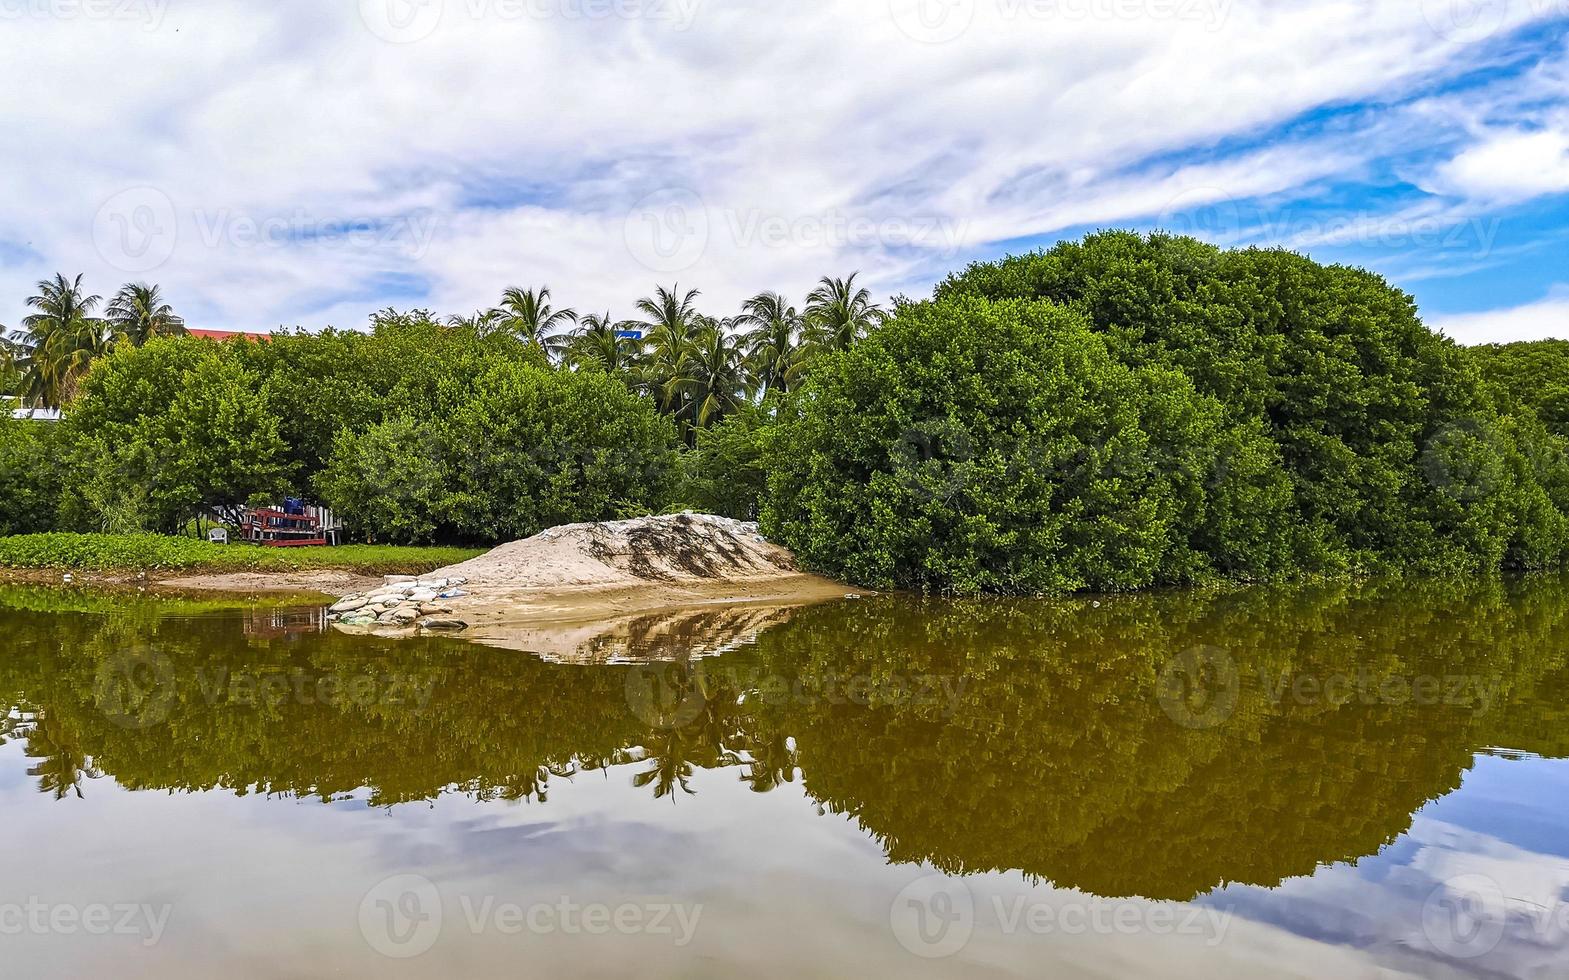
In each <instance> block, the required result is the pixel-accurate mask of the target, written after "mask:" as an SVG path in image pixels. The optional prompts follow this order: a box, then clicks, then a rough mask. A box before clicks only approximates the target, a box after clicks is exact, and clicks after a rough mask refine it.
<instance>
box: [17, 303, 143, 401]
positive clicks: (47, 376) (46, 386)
mask: <svg viewBox="0 0 1569 980" xmlns="http://www.w3.org/2000/svg"><path fill="white" fill-rule="evenodd" d="M101 301H102V298H101V297H99V296H83V295H82V277H81V276H77V277H76V279H75V280H74V281H72V280H67V279H66V278H65V276H62V275H58V274H57V275H56V276H55V277H54V279H53V280H48V279H45V280H43V281H42V282H40V283H39V284H38V294H37V295H36V296H29V297H28V298H27V305H28V306H30V307H32V308H33V309H34V310H37V312H36V313H33V314H32V315H30V316H27V317H25V318H23V320H22V327H23V329H25V330H26V331H27V335H26V339H25V341H24V343H25V344H26V345H27V347H28V348H29V352H28V354H27V355H26V358H25V363H24V364H23V373H24V376H25V380H24V382H23V391H22V397H23V400H24V401H26V402H27V404H28V405H31V406H35V407H38V406H41V407H44V408H59V407H60V406H61V405H63V404H65V403H66V402H67V401H69V400H70V398H71V396H72V395H74V394H75V393H76V386H77V384H78V383H79V382H80V381H81V378H82V375H84V374H86V373H87V368H88V366H89V365H91V364H92V362H93V359H94V358H96V357H101V356H103V355H104V354H107V353H108V352H109V351H110V350H112V349H113V348H114V345H115V343H116V342H117V341H118V340H120V339H121V338H120V336H119V335H118V334H117V333H115V332H114V331H113V330H112V329H111V328H110V326H109V325H108V324H107V323H105V322H104V321H103V320H100V319H97V318H96V317H94V316H93V310H94V309H95V308H96V307H97V306H98V304H99V303H100V302H101Z"/></svg>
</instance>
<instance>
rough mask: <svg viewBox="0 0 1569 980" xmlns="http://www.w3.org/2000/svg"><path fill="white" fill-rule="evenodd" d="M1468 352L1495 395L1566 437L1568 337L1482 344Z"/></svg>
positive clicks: (1568, 434)
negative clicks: (1532, 414)
mask: <svg viewBox="0 0 1569 980" xmlns="http://www.w3.org/2000/svg"><path fill="white" fill-rule="evenodd" d="M1469 353H1470V355H1471V357H1472V358H1473V359H1474V360H1475V361H1476V363H1477V366H1478V367H1479V368H1480V369H1481V371H1482V376H1483V377H1484V378H1486V379H1487V381H1488V382H1489V383H1490V384H1492V385H1493V393H1494V397H1495V398H1497V399H1498V400H1499V401H1500V402H1502V403H1503V404H1506V405H1510V406H1512V407H1516V408H1521V407H1523V408H1529V409H1530V410H1531V411H1533V412H1535V413H1536V416H1537V417H1538V418H1540V419H1541V420H1542V424H1544V425H1545V426H1547V429H1548V431H1549V432H1551V433H1552V434H1553V435H1555V436H1563V437H1569V340H1532V341H1522V342H1520V343H1514V344H1484V345H1482V346H1480V347H1472V348H1470V351H1469Z"/></svg>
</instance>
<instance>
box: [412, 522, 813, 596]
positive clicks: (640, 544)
mask: <svg viewBox="0 0 1569 980" xmlns="http://www.w3.org/2000/svg"><path fill="white" fill-rule="evenodd" d="M796 572H797V569H796V565H795V558H794V557H793V556H792V555H791V554H790V552H789V551H787V550H785V549H784V548H781V547H779V546H778V545H776V544H771V543H769V542H768V541H767V540H766V539H764V537H763V536H762V534H761V532H759V531H758V529H757V525H756V524H749V523H746V522H744V521H735V520H731V519H729V518H727V517H713V516H711V515H708V514H673V515H668V516H663V517H640V518H638V519H636V520H631V521H615V522H611V523H605V524H567V525H563V526H562V527H555V528H551V529H550V530H548V531H544V532H542V533H540V534H536V535H534V536H533V537H532V538H527V539H525V540H523V541H513V542H512V543H510V544H504V545H502V546H501V547H499V548H496V549H494V550H493V551H489V552H487V553H485V554H483V555H480V556H479V557H478V558H472V559H470V560H468V561H466V562H463V563H461V564H458V565H453V566H451V567H450V568H444V569H442V570H441V571H439V572H436V573H434V575H435V576H436V577H443V576H444V577H447V578H466V579H468V580H469V584H470V586H471V587H472V588H473V590H474V591H476V592H478V591H479V587H480V586H482V585H497V586H507V587H511V588H550V589H555V588H562V587H564V586H581V585H598V586H625V585H635V584H637V583H640V582H659V583H680V582H693V581H699V582H701V581H713V580H715V579H724V580H729V581H735V580H741V579H756V578H777V577H779V576H781V575H794V574H796Z"/></svg>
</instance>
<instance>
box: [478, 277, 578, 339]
mask: <svg viewBox="0 0 1569 980" xmlns="http://www.w3.org/2000/svg"><path fill="white" fill-rule="evenodd" d="M491 312H492V313H494V314H495V316H496V318H497V320H498V321H499V324H498V325H499V327H500V328H501V329H504V330H507V331H510V332H511V333H512V334H513V335H515V336H517V337H518V338H519V339H521V340H524V341H526V342H528V343H531V344H537V345H539V349H540V350H542V351H544V352H545V353H546V354H547V355H549V354H553V353H555V352H556V351H557V350H559V349H560V346H561V340H560V338H559V336H558V334H559V333H560V332H561V331H560V327H561V326H562V325H563V324H571V323H576V322H577V314H576V313H574V312H573V311H572V310H558V309H554V308H553V307H552V306H551V305H550V287H549V286H545V287H542V288H541V289H539V290H538V291H537V292H536V291H535V290H533V289H519V288H517V287H516V286H513V287H510V288H508V289H507V290H506V292H504V293H502V294H501V305H499V306H497V307H496V308H495V309H494V310H492V311H491Z"/></svg>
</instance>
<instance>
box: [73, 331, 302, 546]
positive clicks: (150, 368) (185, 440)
mask: <svg viewBox="0 0 1569 980" xmlns="http://www.w3.org/2000/svg"><path fill="white" fill-rule="evenodd" d="M261 387H262V386H261V381H260V379H259V378H258V377H257V376H256V375H255V374H253V373H252V372H250V371H248V370H247V369H246V368H245V366H244V365H243V364H242V363H241V361H240V358H239V357H238V356H237V353H236V351H235V350H234V348H233V347H231V346H228V345H217V344H211V343H209V342H207V341H204V340H200V339H197V338H191V337H176V338H157V339H154V340H151V341H148V343H147V344H146V345H145V346H143V347H141V348H134V347H130V346H126V347H122V348H120V349H118V350H116V351H115V352H114V353H113V354H112V355H110V356H107V357H104V358H101V359H99V360H98V361H97V362H95V363H94V365H93V369H92V370H91V371H90V372H89V373H88V375H87V376H86V378H85V379H83V382H82V385H81V392H80V395H79V396H78V397H77V399H76V400H75V401H74V402H73V403H72V406H71V411H70V413H69V414H68V415H67V416H66V419H65V421H64V422H62V423H61V425H62V430H63V435H62V438H64V439H66V440H67V443H68V446H69V449H68V452H69V453H70V456H71V459H72V461H73V464H72V469H71V472H72V477H71V479H70V481H69V487H70V489H71V490H73V491H74V493H75V495H76V496H77V497H78V498H79V500H80V502H81V503H82V505H83V506H84V509H85V510H86V512H87V515H88V516H89V518H90V519H91V520H92V521H93V522H94V523H95V524H97V526H99V527H100V528H102V529H104V530H111V531H134V530H156V531H162V532H166V533H172V532H176V531H178V530H179V529H180V528H181V527H182V526H183V525H184V524H185V522H186V521H188V520H189V519H190V518H192V517H194V516H196V514H197V513H198V512H199V511H201V510H203V509H218V510H220V511H222V510H232V509H233V508H236V507H238V506H239V505H240V504H243V503H245V502H246V501H247V500H249V499H250V498H252V497H254V496H258V495H262V496H267V495H275V494H277V493H279V492H280V491H281V490H282V489H283V486H284V483H283V480H284V476H285V473H286V461H285V458H284V457H285V447H284V444H283V440H282V439H281V438H280V437H279V435H278V425H279V422H278V418H277V416H276V415H274V414H273V412H272V411H271V409H270V408H269V406H268V404H267V400H266V398H265V396H264V395H263V394H262V391H261Z"/></svg>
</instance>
